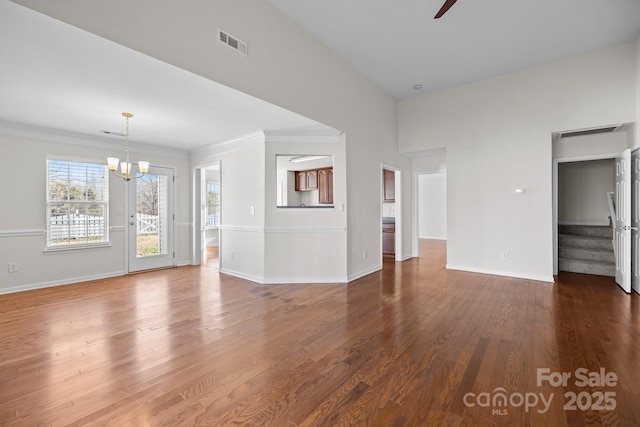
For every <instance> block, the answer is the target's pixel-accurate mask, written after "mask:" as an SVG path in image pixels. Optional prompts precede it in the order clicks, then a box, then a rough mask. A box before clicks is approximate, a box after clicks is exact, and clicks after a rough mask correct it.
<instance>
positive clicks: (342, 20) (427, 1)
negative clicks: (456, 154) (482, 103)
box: [268, 0, 640, 99]
mask: <svg viewBox="0 0 640 427" xmlns="http://www.w3.org/2000/svg"><path fill="white" fill-rule="evenodd" d="M268 1H269V3H271V4H272V5H274V6H275V7H277V8H278V9H280V10H281V11H282V12H283V13H284V14H285V15H287V16H289V17H290V18H291V19H292V20H293V21H295V22H296V23H297V24H298V25H300V26H301V27H302V28H304V29H305V30H306V31H307V32H309V33H311V34H312V35H313V36H315V37H316V38H317V39H318V40H320V41H321V42H322V43H324V44H325V45H326V46H327V47H328V48H329V49H331V50H333V51H334V52H335V53H337V54H338V55H339V56H341V57H342V58H343V59H345V60H346V61H347V62H349V63H351V64H352V65H353V66H354V67H355V68H356V69H358V70H359V71H360V72H361V73H362V74H364V75H365V76H367V77H368V78H369V79H370V80H371V81H373V82H374V83H376V84H377V85H378V86H380V87H382V88H383V89H384V90H385V91H386V92H387V93H389V94H390V95H392V96H393V97H395V98H396V99H405V98H410V97H415V96H419V95H421V94H424V93H426V92H434V91H438V90H442V89H445V88H449V87H453V86H458V85H461V84H465V83H469V82H472V81H476V80H480V79H485V78H488V77H491V76H495V75H499V74H503V73H507V72H511V71H516V70H521V69H524V68H528V67H532V66H535V65H539V64H543V63H546V62H550V61H554V60H558V59H560V58H565V57H568V56H573V55H577V54H581V53H586V52H589V51H593V50H597V49H601V48H605V47H608V46H613V45H616V44H621V43H625V42H630V41H633V40H635V39H636V38H637V37H638V35H639V33H640V1H638V0H607V1H604V0H561V1H558V0H521V1H508V0H458V1H457V2H456V3H455V4H454V5H453V7H451V9H449V10H448V11H447V12H446V14H445V15H444V16H443V17H442V18H440V19H437V20H436V19H434V15H435V14H436V13H437V11H438V10H439V9H440V7H441V6H442V4H443V3H444V0H349V1H344V0H305V1H300V0H268ZM417 84H420V85H422V88H421V90H414V88H413V87H414V85H417Z"/></svg>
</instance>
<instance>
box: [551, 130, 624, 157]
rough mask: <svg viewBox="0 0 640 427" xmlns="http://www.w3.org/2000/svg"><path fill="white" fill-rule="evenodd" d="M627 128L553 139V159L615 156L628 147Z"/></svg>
mask: <svg viewBox="0 0 640 427" xmlns="http://www.w3.org/2000/svg"><path fill="white" fill-rule="evenodd" d="M629 134H630V131H629V130H626V131H625V130H619V131H616V132H612V133H601V134H594V135H581V136H572V137H568V138H557V139H555V140H554V141H553V158H554V159H559V160H561V159H575V158H581V157H583V158H588V157H593V156H601V155H612V156H615V155H616V154H618V153H621V152H622V151H623V150H625V149H626V148H629Z"/></svg>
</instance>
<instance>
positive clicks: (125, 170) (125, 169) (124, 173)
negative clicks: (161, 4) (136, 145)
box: [107, 112, 149, 181]
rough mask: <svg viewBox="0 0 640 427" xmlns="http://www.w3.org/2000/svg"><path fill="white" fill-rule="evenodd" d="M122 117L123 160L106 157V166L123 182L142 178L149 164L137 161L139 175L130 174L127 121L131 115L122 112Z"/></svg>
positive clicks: (147, 170)
mask: <svg viewBox="0 0 640 427" xmlns="http://www.w3.org/2000/svg"><path fill="white" fill-rule="evenodd" d="M122 116H123V117H124V118H125V130H126V131H125V134H124V140H125V160H124V161H123V162H120V159H119V158H118V157H107V165H108V167H109V170H110V171H111V172H113V174H114V175H115V176H117V177H119V178H122V179H124V180H125V181H131V180H132V179H137V178H142V177H143V176H144V175H145V174H146V173H147V172H149V162H146V161H143V160H141V161H139V162H138V171H139V173H134V172H132V167H131V166H132V165H131V161H130V160H129V119H130V118H132V117H133V114H131V113H127V112H124V113H122ZM118 165H119V166H120V172H118Z"/></svg>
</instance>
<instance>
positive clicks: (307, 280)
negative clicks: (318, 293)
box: [264, 277, 347, 285]
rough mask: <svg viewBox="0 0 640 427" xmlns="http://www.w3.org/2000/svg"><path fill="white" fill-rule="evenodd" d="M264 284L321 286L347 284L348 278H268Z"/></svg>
mask: <svg viewBox="0 0 640 427" xmlns="http://www.w3.org/2000/svg"><path fill="white" fill-rule="evenodd" d="M264 283H265V284H267V285H276V284H287V285H289V284H295V283H300V284H305V285H310V284H321V283H330V284H345V283H347V278H346V277H277V278H268V279H265V280H264Z"/></svg>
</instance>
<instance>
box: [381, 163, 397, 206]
mask: <svg viewBox="0 0 640 427" xmlns="http://www.w3.org/2000/svg"><path fill="white" fill-rule="evenodd" d="M382 171H383V189H384V201H385V202H395V201H396V173H395V172H394V171H390V170H387V169H383V170H382Z"/></svg>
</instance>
